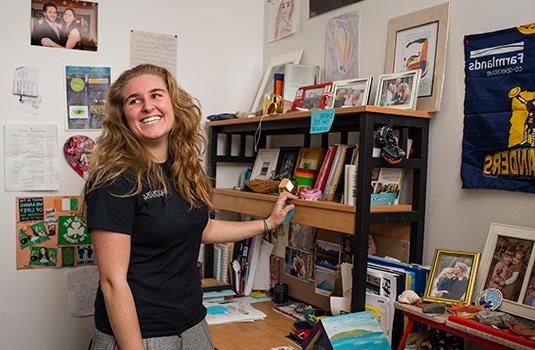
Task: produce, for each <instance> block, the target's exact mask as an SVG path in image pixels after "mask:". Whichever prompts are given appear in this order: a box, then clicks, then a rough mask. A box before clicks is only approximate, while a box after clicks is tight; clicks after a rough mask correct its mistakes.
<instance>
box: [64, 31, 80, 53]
mask: <svg viewBox="0 0 535 350" xmlns="http://www.w3.org/2000/svg"><path fill="white" fill-rule="evenodd" d="M79 41H80V31H79V30H78V28H73V29H72V30H71V31H70V33H69V37H68V38H67V43H66V44H65V48H66V49H72V48H73V47H75V46H76V44H78V42H79Z"/></svg>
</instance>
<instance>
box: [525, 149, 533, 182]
mask: <svg viewBox="0 0 535 350" xmlns="http://www.w3.org/2000/svg"><path fill="white" fill-rule="evenodd" d="M528 160H529V172H528V173H527V174H526V175H529V176H533V175H535V149H533V148H530V149H529V157H528Z"/></svg>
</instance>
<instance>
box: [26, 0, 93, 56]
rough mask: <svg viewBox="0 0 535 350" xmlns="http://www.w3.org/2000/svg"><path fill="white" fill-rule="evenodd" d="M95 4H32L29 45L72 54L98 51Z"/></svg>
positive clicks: (77, 2)
mask: <svg viewBox="0 0 535 350" xmlns="http://www.w3.org/2000/svg"><path fill="white" fill-rule="evenodd" d="M97 6H98V4H97V3H92V2H84V1H63V2H62V5H61V6H59V5H56V3H54V2H50V1H49V2H44V3H43V1H39V0H33V1H32V18H31V44H32V45H34V46H46V47H53V48H65V49H75V50H86V51H96V50H97V39H96V38H97V34H96V33H97V29H96V28H97Z"/></svg>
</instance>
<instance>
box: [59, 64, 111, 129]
mask: <svg viewBox="0 0 535 350" xmlns="http://www.w3.org/2000/svg"><path fill="white" fill-rule="evenodd" d="M110 71H111V69H110V68H109V67H74V66H66V67H65V85H66V86H65V88H66V95H67V130H74V129H86V130H87V129H100V125H101V124H102V121H103V120H104V116H105V104H106V94H107V92H108V89H109V88H110Z"/></svg>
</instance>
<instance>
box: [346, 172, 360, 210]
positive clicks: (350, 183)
mask: <svg viewBox="0 0 535 350" xmlns="http://www.w3.org/2000/svg"><path fill="white" fill-rule="evenodd" d="M345 168H346V171H345V173H344V204H345V205H355V197H356V195H357V194H356V193H355V188H356V186H355V185H356V184H355V181H356V177H357V166H356V165H355V164H347V165H346V166H345Z"/></svg>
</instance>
